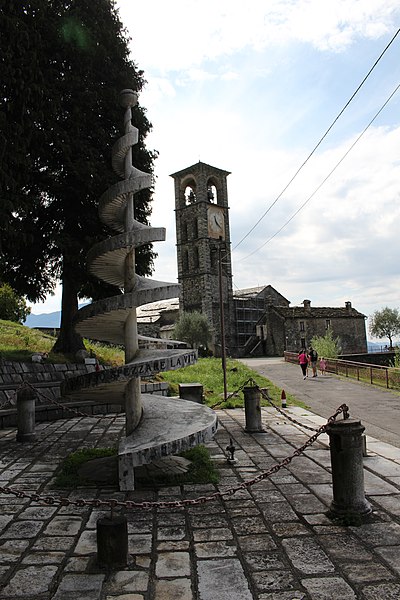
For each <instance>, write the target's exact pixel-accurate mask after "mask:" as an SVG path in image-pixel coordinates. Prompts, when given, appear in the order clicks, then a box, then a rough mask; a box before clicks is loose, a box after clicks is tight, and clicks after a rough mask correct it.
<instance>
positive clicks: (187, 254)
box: [182, 250, 189, 273]
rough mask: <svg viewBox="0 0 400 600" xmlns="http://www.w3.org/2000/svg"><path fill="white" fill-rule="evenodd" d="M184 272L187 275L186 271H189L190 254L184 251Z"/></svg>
mask: <svg viewBox="0 0 400 600" xmlns="http://www.w3.org/2000/svg"><path fill="white" fill-rule="evenodd" d="M182 270H183V272H184V273H185V272H186V271H189V252H188V251H187V250H184V251H183V256H182Z"/></svg>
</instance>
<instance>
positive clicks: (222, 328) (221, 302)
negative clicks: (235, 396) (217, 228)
mask: <svg viewBox="0 0 400 600" xmlns="http://www.w3.org/2000/svg"><path fill="white" fill-rule="evenodd" d="M219 239H220V244H219V248H218V283H219V316H220V333H221V361H222V374H223V378H224V401H225V400H226V398H227V395H228V394H227V386H226V348H225V318H224V295H223V285H222V238H221V237H220V238H219Z"/></svg>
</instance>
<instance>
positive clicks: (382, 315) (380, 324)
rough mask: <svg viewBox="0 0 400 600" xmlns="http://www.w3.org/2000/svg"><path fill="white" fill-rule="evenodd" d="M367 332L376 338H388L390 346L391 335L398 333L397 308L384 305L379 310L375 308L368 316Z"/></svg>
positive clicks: (391, 343) (399, 328)
mask: <svg viewBox="0 0 400 600" xmlns="http://www.w3.org/2000/svg"><path fill="white" fill-rule="evenodd" d="M369 332H370V334H371V335H373V336H374V337H377V338H385V337H386V338H388V340H389V345H390V348H392V347H393V337H394V336H396V335H399V334H400V313H399V309H398V308H389V307H388V306H385V307H384V308H382V309H381V310H376V311H375V312H374V313H373V315H372V316H371V317H370V323H369Z"/></svg>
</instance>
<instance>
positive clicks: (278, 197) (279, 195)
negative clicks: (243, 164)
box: [232, 28, 400, 256]
mask: <svg viewBox="0 0 400 600" xmlns="http://www.w3.org/2000/svg"><path fill="white" fill-rule="evenodd" d="M399 33H400V28H399V29H398V30H397V31H396V33H395V34H394V36H393V37H392V39H391V40H390V42H389V43H388V44H387V46H386V48H385V49H384V50H383V51H382V52H381V54H380V55H379V57H378V58H377V59H376V61H375V62H374V64H373V65H372V67H371V68H370V70H369V71H368V73H367V74H366V75H365V77H364V79H363V80H362V81H361V83H360V84H359V85H358V87H357V89H356V90H355V91H354V92H353V94H352V95H351V96H350V98H349V100H348V101H347V102H346V104H345V105H344V107H343V108H342V110H341V111H340V112H339V114H338V115H337V117H336V118H335V119H334V120H333V122H332V123H331V125H330V126H329V127H328V129H327V130H326V131H325V133H324V135H323V136H322V137H321V139H320V140H319V142H318V143H317V145H316V146H314V148H313V150H312V151H311V152H310V154H309V155H308V156H307V158H306V159H305V160H304V161H303V162H302V164H301V165H300V167H299V168H298V169H297V171H296V172H295V173H294V175H293V176H292V177H291V179H290V180H289V182H288V183H287V184H286V185H285V187H284V188H283V190H282V191H281V192H280V193H279V194H278V196H277V197H276V198H275V200H274V201H273V202H272V204H270V205H269V207H268V208H267V210H266V211H265V212H264V213H263V214H262V215H261V217H260V218H259V219H258V221H257V222H256V223H255V224H254V225H253V227H252V228H251V229H250V230H249V231H248V232H247V233H246V235H245V236H244V237H242V239H241V240H240V241H239V242H238V243H237V244H236V246H234V247H233V248H232V252H233V251H234V250H236V248H238V246H240V244H241V243H242V242H244V240H245V239H246V238H248V236H249V235H250V234H251V233H252V232H253V231H254V229H255V228H256V227H257V226H258V225H259V224H260V223H261V221H262V220H263V219H264V217H265V216H266V215H267V214H268V213H269V211H270V210H271V208H272V207H273V206H275V204H276V203H277V202H278V200H279V199H280V198H281V197H282V196H283V194H284V193H285V192H286V190H287V189H288V187H289V186H290V185H291V184H292V183H293V181H294V180H295V179H296V177H297V175H298V174H299V173H300V171H301V170H302V169H303V167H304V166H305V165H306V164H307V163H308V161H309V160H310V158H311V157H312V155H313V154H314V153H315V151H316V150H317V148H319V146H320V145H321V144H322V142H323V141H324V139H325V138H326V136H327V135H328V133H329V132H330V130H331V129H332V127H333V126H334V125H335V123H336V122H337V121H338V119H339V118H340V117H341V116H342V114H343V113H344V111H345V110H346V108H347V107H348V106H349V104H350V103H351V102H352V100H353V99H354V98H355V96H356V95H357V94H358V92H359V91H360V89H361V88H362V86H363V85H364V83H365V82H366V81H367V79H368V77H369V76H370V75H371V73H372V71H373V70H374V69H375V67H376V66H377V64H378V63H379V61H380V60H381V58H382V57H383V55H384V54H385V52H386V51H387V50H388V49H389V47H390V46H391V44H392V43H393V42H394V40H395V39H396V37H397V36H398V34H399ZM278 233H279V232H278ZM261 247H262V246H261ZM249 256H251V254H250V255H249Z"/></svg>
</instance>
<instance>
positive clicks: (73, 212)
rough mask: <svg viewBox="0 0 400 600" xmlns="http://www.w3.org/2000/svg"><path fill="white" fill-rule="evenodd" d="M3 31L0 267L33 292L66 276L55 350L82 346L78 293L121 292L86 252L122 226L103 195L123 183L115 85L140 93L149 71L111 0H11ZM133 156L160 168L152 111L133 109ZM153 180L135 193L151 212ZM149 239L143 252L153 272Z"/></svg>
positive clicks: (141, 164)
mask: <svg viewBox="0 0 400 600" xmlns="http://www.w3.org/2000/svg"><path fill="white" fill-rule="evenodd" d="M3 7H4V8H2V16H1V19H2V22H1V24H2V35H1V36H0V90H1V94H0V126H1V127H0V131H1V132H2V133H1V138H0V165H1V166H0V169H1V170H0V184H1V187H0V238H1V248H0V276H1V278H2V280H3V281H7V282H8V283H9V284H10V285H11V286H12V287H13V288H14V289H15V290H16V291H17V293H19V294H21V295H26V296H27V297H28V299H29V300H31V301H37V300H41V299H44V297H45V296H46V295H47V294H48V293H49V292H51V291H52V290H53V289H54V287H55V284H56V282H57V281H58V280H61V282H62V284H63V298H62V317H61V333H60V338H59V340H58V347H57V350H58V351H64V352H71V351H74V350H76V349H78V348H79V347H80V345H81V341H80V339H79V336H76V335H74V334H73V330H72V320H73V317H74V315H75V314H76V312H77V310H78V298H84V297H89V298H94V299H99V298H101V297H105V296H110V295H115V294H118V293H120V290H118V289H116V288H113V287H112V286H108V285H106V284H104V283H103V282H99V281H97V280H95V279H94V278H91V277H90V276H89V275H88V273H87V270H86V264H85V256H86V253H87V252H88V250H89V249H90V248H91V247H92V246H93V245H94V244H95V243H96V242H98V241H99V240H101V239H104V237H106V236H108V235H114V232H111V231H109V230H108V229H107V227H106V226H104V225H103V224H102V223H101V222H100V220H99V218H98V212H97V208H98V200H99V198H100V196H101V194H102V193H103V192H104V191H105V190H106V189H107V188H108V187H109V186H110V185H111V184H112V183H115V182H116V177H117V176H116V175H115V174H114V172H113V171H112V168H111V147H112V145H113V143H114V142H115V140H116V138H118V137H119V135H120V134H121V132H122V130H123V109H122V108H121V106H120V105H119V101H118V96H119V92H120V91H121V90H122V89H124V88H133V89H134V90H135V91H138V92H140V90H141V89H142V87H143V85H144V83H145V80H144V77H143V72H142V71H140V70H139V69H138V68H137V67H136V65H135V63H134V62H133V61H132V60H130V58H129V48H128V41H129V40H128V39H127V37H126V35H125V32H124V30H123V27H122V24H121V22H120V20H119V16H118V12H117V10H116V9H115V6H114V1H113V0H96V2H93V0H24V1H23V2H21V1H20V0H5V1H4V2H3ZM133 123H134V125H135V126H136V127H138V128H139V142H138V144H136V145H135V146H134V147H133V163H134V165H135V166H136V167H137V168H139V169H141V170H143V171H146V172H150V173H151V172H152V171H153V161H154V158H155V156H156V154H155V153H154V152H151V151H149V150H148V149H147V148H146V146H145V137H146V135H147V133H148V132H149V131H150V129H151V124H150V122H149V121H148V119H147V117H146V111H145V109H144V108H143V107H141V106H140V105H139V106H137V107H135V109H134V110H133ZM151 194H152V191H151V190H142V191H141V192H140V193H139V194H138V195H137V196H136V198H137V202H136V218H137V219H138V220H140V221H142V222H145V223H146V222H148V218H149V216H150V213H151V207H150V201H151ZM154 256H155V255H154V253H153V251H152V249H151V246H150V245H149V246H146V247H143V248H140V249H138V251H137V253H136V260H137V265H136V269H137V272H138V274H141V275H149V274H150V273H151V270H152V262H153V258H154Z"/></svg>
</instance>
